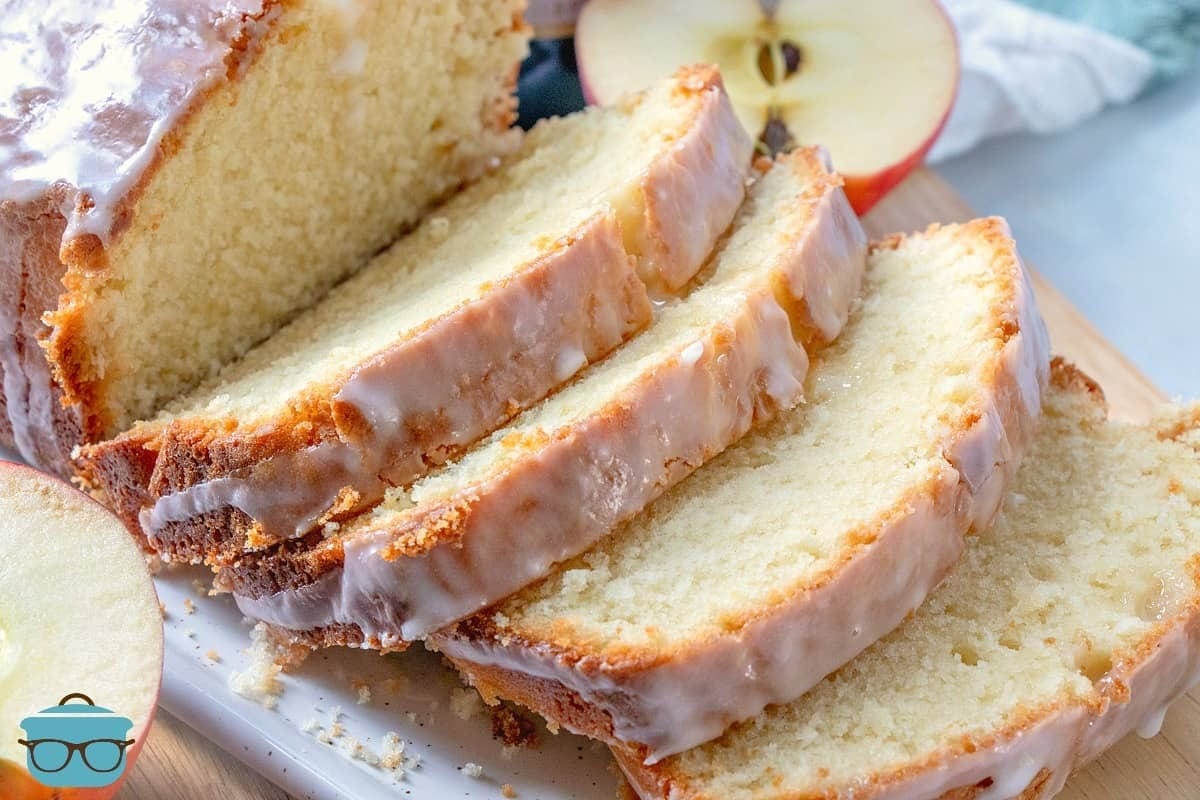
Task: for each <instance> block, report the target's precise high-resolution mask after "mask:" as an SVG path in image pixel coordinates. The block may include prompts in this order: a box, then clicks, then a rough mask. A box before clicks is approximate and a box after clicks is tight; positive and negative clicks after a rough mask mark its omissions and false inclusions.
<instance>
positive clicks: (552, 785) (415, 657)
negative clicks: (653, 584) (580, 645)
mask: <svg viewBox="0 0 1200 800" xmlns="http://www.w3.org/2000/svg"><path fill="white" fill-rule="evenodd" d="M0 459H3V460H8V461H20V459H19V458H16V457H15V455H14V454H13V453H11V452H9V451H6V450H5V449H3V448H0ZM155 583H156V584H157V586H158V596H159V600H160V601H162V604H163V606H164V608H165V609H166V619H165V620H164V623H163V624H164V632H165V640H166V663H165V665H164V675H163V690H162V695H161V698H160V701H161V704H162V707H163V708H165V709H167V711H169V712H171V713H172V714H174V715H175V716H176V717H178V718H179V719H181V720H183V721H184V722H185V723H187V724H188V725H190V726H191V727H193V728H195V729H196V730H197V731H198V732H199V733H200V734H201V735H203V736H205V737H207V738H208V739H211V740H212V741H213V742H215V743H216V744H217V745H218V746H219V747H221V748H223V749H224V750H226V751H227V752H229V753H230V754H231V755H233V756H234V757H236V758H238V759H239V760H241V761H243V762H245V763H246V764H247V765H248V766H250V767H251V768H252V769H254V770H255V771H256V772H258V773H260V774H261V775H263V776H264V777H265V778H267V779H268V780H270V781H271V782H272V783H274V784H276V785H278V786H279V787H281V788H283V789H285V790H286V791H288V792H289V793H291V794H292V795H294V796H296V797H297V798H304V799H305V800H368V798H379V797H399V798H408V797H412V798H430V799H431V800H433V799H434V798H436V800H455V799H456V798H471V799H473V800H483V799H485V798H486V799H488V800H490V799H491V798H496V800H503V798H502V795H501V787H502V786H503V785H504V784H506V783H507V784H509V785H511V786H512V787H513V789H515V790H516V795H517V798H518V800H612V798H613V797H614V796H615V792H616V786H617V779H616V777H615V774H614V773H613V772H612V771H611V770H610V765H611V764H612V759H611V757H610V756H609V755H608V751H607V749H605V748H604V747H602V746H601V745H599V744H597V743H596V742H592V741H590V740H588V739H585V738H583V737H580V736H573V735H571V734H569V733H566V732H563V733H560V734H558V735H553V734H550V733H549V732H548V731H547V730H546V729H545V728H544V727H540V729H539V735H540V736H539V738H540V744H539V745H538V746H537V747H535V748H531V747H519V748H507V753H506V748H505V747H504V746H503V743H502V742H500V741H497V740H496V739H493V738H492V735H491V720H490V714H489V713H488V711H487V710H486V709H482V706H480V708H481V709H482V710H480V711H479V713H478V714H476V715H475V716H474V717H472V718H470V719H466V720H464V719H462V718H460V717H459V716H458V715H456V714H455V713H454V711H453V710H452V709H451V707H450V700H451V696H452V692H454V691H455V690H456V689H462V683H461V682H460V681H459V679H458V677H457V675H456V674H455V673H454V672H453V671H452V670H450V669H448V668H447V667H445V666H443V665H442V663H441V661H440V659H439V658H438V657H436V656H434V655H432V654H430V653H427V652H425V650H424V648H422V647H420V646H415V647H413V648H412V649H411V651H410V652H407V653H401V654H396V655H388V656H380V655H379V654H378V653H373V652H367V651H359V650H348V649H331V650H326V651H322V652H318V653H316V654H314V655H313V656H311V657H310V658H309V659H308V660H307V661H306V662H305V663H304V665H303V666H302V667H301V668H300V669H299V670H298V671H296V672H294V673H291V674H284V675H283V683H284V685H285V689H284V691H283V693H282V694H281V695H280V696H279V698H278V705H277V706H276V707H275V709H273V710H272V709H268V708H266V707H264V706H263V705H260V704H259V703H257V702H255V701H253V700H249V699H246V698H244V697H241V696H239V695H238V694H236V693H235V692H234V691H233V690H232V689H231V688H230V686H229V679H230V676H231V675H232V674H233V673H234V672H239V671H241V670H244V669H245V668H246V667H247V666H248V664H249V661H250V658H249V655H248V653H247V652H246V651H247V650H248V648H249V647H250V626H249V624H247V621H245V620H244V619H243V617H242V615H241V614H240V613H239V612H238V610H237V607H236V606H235V605H234V603H233V600H232V598H230V597H228V596H218V597H208V596H207V594H205V593H204V592H202V591H201V589H203V588H204V587H207V586H208V585H209V584H210V583H211V573H210V572H208V571H207V570H204V569H200V568H195V569H189V568H183V569H179V568H177V569H169V570H164V571H162V572H161V573H160V574H159V575H158V576H156V577H155ZM185 600H190V601H191V603H190V605H191V607H192V610H191V613H188V607H189V604H188V603H186V602H185ZM210 653H212V654H215V655H217V656H218V660H216V661H214V660H213V659H212V658H210V657H209V654H210ZM389 679H392V684H390V685H389V684H388V683H387V681H388V680H389ZM355 681H361V682H363V683H365V684H366V685H367V686H368V687H369V688H370V690H371V700H370V702H368V703H366V704H364V705H359V704H358V691H357V689H356V687H355V685H354V682H355ZM396 683H399V684H400V687H399V690H398V691H389V689H395V688H397V687H396V686H395V684H396ZM339 707H340V709H341V716H340V719H339V720H338V721H340V723H341V724H342V726H343V728H344V733H343V734H342V736H341V737H338V738H336V739H334V740H333V744H324V743H322V742H321V741H319V740H318V739H317V736H316V735H315V732H305V731H303V730H302V727H303V726H304V725H305V723H306V722H308V721H309V720H315V721H316V722H317V723H318V724H319V725H320V726H321V727H322V728H329V726H330V724H331V722H333V718H332V714H333V712H334V710H335V709H338V708H339ZM388 732H395V733H396V734H398V735H399V736H400V738H401V739H402V740H403V741H404V743H405V744H404V754H405V756H406V757H409V758H411V757H412V756H416V757H417V758H419V765H418V766H416V767H413V768H409V769H405V770H404V773H403V776H397V774H396V773H394V772H392V771H390V770H387V769H383V768H381V767H376V766H371V765H369V764H367V763H366V762H364V761H363V760H360V759H355V758H352V757H351V756H350V755H349V754H348V753H347V752H346V750H347V746H346V745H347V742H348V741H349V740H350V739H351V738H353V739H357V740H358V741H360V742H362V744H363V746H364V747H365V748H366V749H368V750H370V751H372V752H374V753H376V754H378V753H380V751H381V750H382V743H383V738H384V736H385V735H387V733H388ZM468 763H471V764H475V765H478V766H479V767H481V768H482V772H481V773H480V775H479V777H471V776H469V775H467V774H465V773H464V771H463V768H464V766H465V765H466V764H468Z"/></svg>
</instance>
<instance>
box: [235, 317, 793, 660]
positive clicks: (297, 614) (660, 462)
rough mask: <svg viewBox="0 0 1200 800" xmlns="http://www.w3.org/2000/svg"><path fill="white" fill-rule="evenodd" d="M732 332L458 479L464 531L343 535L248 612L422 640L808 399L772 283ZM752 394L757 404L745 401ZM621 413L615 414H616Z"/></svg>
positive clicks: (432, 512)
mask: <svg viewBox="0 0 1200 800" xmlns="http://www.w3.org/2000/svg"><path fill="white" fill-rule="evenodd" d="M732 322H733V323H734V324H733V326H731V327H733V328H734V330H735V331H736V335H734V336H732V337H729V338H731V339H732V340H733V341H732V342H731V343H730V344H729V345H726V346H722V344H721V341H720V339H721V337H722V336H724V335H727V330H717V331H714V332H713V335H712V336H711V337H709V339H708V340H707V341H706V342H705V344H704V354H703V356H701V357H700V358H698V359H696V360H695V361H693V362H692V363H691V364H690V365H689V364H687V363H686V362H685V361H684V359H682V358H681V354H680V352H674V353H667V354H664V357H663V360H662V363H661V364H655V365H654V366H653V367H651V368H648V369H647V370H646V371H645V372H642V373H640V374H638V375H637V376H636V377H635V378H634V379H633V380H632V381H630V382H629V383H627V384H625V385H623V386H620V387H613V390H612V391H613V395H612V398H611V400H610V401H609V402H606V403H605V404H604V405H603V406H602V407H601V408H599V409H598V410H597V411H596V412H595V413H594V414H592V415H591V416H590V417H588V418H586V419H583V420H579V421H577V422H575V423H574V424H573V425H570V426H568V428H567V429H564V430H563V431H553V432H548V433H549V436H548V439H549V440H550V442H551V444H549V445H548V446H546V447H545V448H543V449H541V450H540V451H539V452H537V453H535V454H531V455H530V456H528V457H524V458H522V459H520V460H519V461H517V462H516V463H515V464H509V465H505V467H502V468H501V469H500V470H499V471H498V472H496V473H494V474H489V475H487V476H485V477H484V478H483V479H482V480H480V481H479V482H478V483H476V484H473V485H469V486H465V487H461V488H460V490H459V492H458V495H460V496H463V497H468V496H470V497H473V498H476V499H475V500H474V502H473V504H472V510H471V513H470V515H469V518H468V522H467V524H468V526H469V527H468V528H467V530H465V531H464V532H463V534H462V535H461V536H459V537H456V538H455V539H453V540H452V541H444V542H439V543H437V544H435V545H434V546H433V547H432V548H431V549H430V550H429V551H428V552H426V553H425V554H424V555H421V556H417V557H405V556H400V557H396V558H393V559H392V560H388V559H386V558H384V557H383V556H382V555H381V552H380V551H383V550H385V549H386V548H387V547H388V546H389V545H390V544H391V543H392V542H393V541H394V540H395V539H396V537H397V535H398V533H399V532H400V531H402V530H403V529H404V528H405V527H406V523H408V524H412V525H420V524H422V522H424V521H425V518H430V517H436V514H437V513H438V512H439V511H441V509H442V508H443V507H444V506H445V505H449V504H451V503H452V502H453V499H451V500H443V501H442V502H439V503H436V504H435V505H434V506H433V507H432V508H429V507H418V508H416V509H414V510H413V511H412V512H409V514H408V515H407V518H406V520H405V523H400V524H397V525H395V526H389V527H385V528H380V529H376V530H368V531H366V532H357V533H355V534H354V535H352V536H348V537H347V538H346V540H345V541H344V544H343V547H344V553H345V556H344V565H343V567H342V568H341V569H340V570H331V571H330V572H329V573H327V574H325V575H324V576H322V577H321V579H320V580H319V581H317V582H316V583H312V584H308V585H306V586H302V587H299V588H297V589H290V590H285V591H282V592H278V593H276V594H273V595H269V596H265V597H260V598H251V597H246V596H242V595H238V597H237V601H238V606H239V607H240V608H241V609H242V611H243V613H245V614H247V615H248V616H251V617H254V618H256V619H261V620H263V621H266V622H269V623H271V624H273V625H277V626H280V627H284V628H289V629H292V630H308V629H313V628H318V627H324V626H327V625H333V624H338V623H341V624H347V623H348V624H354V625H357V626H358V627H359V628H360V629H361V630H362V631H363V634H364V635H365V637H366V640H367V641H366V644H367V646H371V647H384V648H387V647H390V646H395V645H396V644H398V643H399V642H401V641H413V640H415V639H419V638H422V637H423V636H425V635H426V634H428V633H429V632H431V631H433V630H436V629H437V628H440V627H442V626H444V625H446V624H449V623H450V622H453V621H454V620H456V619H459V618H461V617H464V616H466V615H468V614H471V613H474V612H475V611H478V610H479V609H480V608H483V607H485V606H487V605H489V604H490V603H493V602H495V601H496V600H497V599H499V598H501V597H503V596H505V595H507V594H509V593H511V592H513V591H515V590H516V589H518V588H520V587H521V586H523V585H525V584H526V583H528V582H530V581H531V580H534V579H536V578H537V577H539V576H541V575H544V574H545V573H546V571H547V570H548V569H549V568H550V567H551V566H552V565H553V564H554V563H556V562H558V561H561V560H563V559H564V558H568V557H570V556H572V555H575V554H576V553H578V552H580V551H581V550H583V549H584V548H586V547H587V546H588V545H589V544H591V543H592V542H594V541H595V540H596V539H597V538H599V537H600V536H602V535H604V534H605V533H607V532H608V531H610V530H612V529H613V528H614V527H615V526H616V525H618V524H619V523H620V522H622V521H624V520H626V519H629V518H630V517H632V516H633V515H634V514H636V513H637V512H638V511H639V510H640V509H642V508H644V507H645V505H646V504H647V503H648V502H650V501H651V500H652V499H653V498H654V497H656V496H658V495H659V494H660V493H661V492H662V491H663V490H665V488H666V487H668V486H670V485H672V484H674V483H676V482H677V481H678V480H680V479H681V478H682V477H683V476H684V475H686V474H687V473H688V472H690V471H691V470H692V469H694V468H695V466H696V465H697V464H699V463H700V462H702V461H703V460H704V459H705V458H706V457H707V456H709V455H711V454H712V453H715V452H719V450H720V449H722V448H723V447H724V446H725V445H726V444H728V443H729V442H730V441H732V440H733V439H735V438H736V437H738V436H740V435H741V434H742V433H743V432H744V431H745V430H746V429H747V428H748V427H749V425H750V423H751V421H752V419H753V418H754V417H755V416H760V417H761V416H763V415H765V414H767V413H770V412H771V411H773V410H774V409H775V408H777V407H785V408H786V407H790V406H792V405H794V404H795V403H796V402H797V401H798V400H799V398H800V392H801V385H802V380H803V376H804V373H805V371H806V369H807V365H808V361H807V358H805V356H804V351H803V350H802V349H801V348H800V347H799V346H798V345H797V344H796V343H795V341H794V340H793V339H792V337H791V331H790V328H789V325H788V321H787V317H786V315H785V314H784V313H783V311H782V309H780V308H779V306H778V305H776V304H775V302H774V299H773V298H772V297H771V296H770V295H769V294H766V293H763V294H760V295H758V296H755V297H751V298H748V299H747V306H746V311H745V314H744V316H743V318H742V319H738V320H733V321H732ZM748 399H751V400H752V401H751V402H748ZM614 419H619V423H618V424H614V422H613V420H614Z"/></svg>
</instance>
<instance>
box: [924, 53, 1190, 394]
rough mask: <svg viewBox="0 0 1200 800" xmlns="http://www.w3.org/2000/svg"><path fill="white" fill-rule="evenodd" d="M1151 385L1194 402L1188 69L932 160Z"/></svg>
mask: <svg viewBox="0 0 1200 800" xmlns="http://www.w3.org/2000/svg"><path fill="white" fill-rule="evenodd" d="M937 170H938V171H939V172H940V173H941V174H942V175H943V176H944V177H945V178H946V179H947V180H949V181H950V182H951V183H952V184H953V185H954V187H955V188H956V189H957V190H958V191H959V192H960V193H961V194H962V195H963V196H964V197H965V198H966V199H967V200H968V202H970V204H971V205H972V206H973V207H974V208H975V209H976V210H977V211H978V212H980V213H981V214H999V215H1002V216H1004V217H1007V218H1008V220H1009V223H1010V224H1011V226H1012V229H1013V233H1014V235H1015V236H1016V239H1017V244H1018V245H1019V246H1020V248H1021V252H1022V254H1023V255H1024V256H1025V258H1026V259H1027V260H1028V261H1029V262H1030V263H1031V264H1034V265H1036V266H1037V268H1038V270H1039V271H1040V272H1041V273H1042V274H1043V275H1045V276H1046V277H1047V278H1048V279H1049V280H1050V281H1051V282H1052V283H1054V285H1055V286H1057V287H1058V288H1059V289H1060V290H1062V292H1063V293H1064V294H1066V295H1067V297H1069V298H1070V299H1071V301H1072V302H1073V303H1074V304H1075V305H1076V306H1077V307H1078V308H1079V309H1080V310H1081V311H1082V312H1083V313H1084V315H1085V316H1087V317H1088V319H1090V320H1091V322H1092V324H1094V325H1095V326H1096V327H1097V328H1099V329H1100V331H1101V333H1103V334H1104V335H1105V336H1106V337H1107V338H1108V339H1109V340H1110V341H1111V342H1112V343H1113V344H1115V345H1116V346H1117V347H1118V348H1119V349H1120V350H1121V351H1122V352H1124V353H1125V354H1126V355H1127V356H1128V357H1129V358H1130V359H1131V360H1132V361H1133V362H1134V363H1135V364H1136V365H1137V366H1138V367H1139V368H1140V369H1141V370H1142V371H1143V372H1144V373H1145V374H1146V375H1147V376H1148V377H1149V378H1150V379H1151V380H1152V381H1154V382H1155V383H1156V384H1158V386H1159V387H1161V388H1162V389H1163V390H1165V391H1166V392H1167V393H1168V394H1170V395H1173V396H1183V397H1188V398H1197V399H1200V70H1196V71H1194V72H1193V73H1192V74H1191V75H1189V76H1187V77H1185V78H1183V79H1181V80H1179V81H1176V82H1175V83H1173V84H1169V85H1167V86H1165V87H1163V88H1160V89H1158V90H1157V91H1154V92H1152V93H1150V94H1148V95H1146V96H1144V97H1142V98H1140V99H1138V100H1136V101H1135V102H1133V103H1130V104H1129V105H1126V106H1121V107H1117V108H1111V109H1108V110H1106V111H1104V112H1102V113H1101V115H1100V116H1097V117H1095V118H1093V119H1091V120H1088V121H1086V122H1084V123H1083V124H1081V125H1080V126H1079V127H1077V128H1073V129H1071V130H1069V131H1066V132H1063V133H1059V134H1055V135H1051V136H1034V135H1024V134H1022V135H1017V136H1010V137H1006V138H1003V139H998V140H995V141H992V142H987V143H985V144H983V145H982V146H980V147H978V148H976V149H975V150H973V151H971V152H969V153H967V154H965V155H963V156H959V157H958V158H956V159H953V160H951V161H947V162H944V163H942V164H939V165H937Z"/></svg>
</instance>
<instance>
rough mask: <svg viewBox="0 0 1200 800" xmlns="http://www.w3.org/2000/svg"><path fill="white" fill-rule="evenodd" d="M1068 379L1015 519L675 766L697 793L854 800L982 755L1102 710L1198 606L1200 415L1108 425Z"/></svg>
mask: <svg viewBox="0 0 1200 800" xmlns="http://www.w3.org/2000/svg"><path fill="white" fill-rule="evenodd" d="M1061 376H1062V373H1061V372H1058V373H1056V380H1055V384H1056V385H1055V386H1054V387H1053V388H1052V390H1051V392H1050V393H1049V395H1048V398H1047V400H1046V401H1045V403H1044V413H1045V416H1044V420H1043V422H1042V428H1041V429H1040V430H1039V433H1038V437H1037V439H1036V441H1035V443H1034V445H1033V447H1032V449H1031V451H1030V453H1029V455H1027V457H1026V459H1025V461H1024V462H1023V463H1022V466H1021V468H1020V471H1019V473H1018V476H1017V479H1016V482H1015V484H1014V485H1013V487H1012V490H1011V492H1010V494H1009V496H1008V498H1007V500H1006V505H1005V508H1004V511H1003V512H1002V514H1001V516H1000V517H999V519H998V521H997V523H996V524H995V526H994V527H992V528H991V529H990V530H987V531H985V532H983V533H980V534H977V535H972V536H970V537H968V546H967V551H966V554H965V555H964V557H963V559H962V561H961V562H960V564H959V566H957V567H956V569H955V571H954V572H953V573H952V574H951V575H950V576H949V577H948V578H947V579H946V581H945V582H944V583H943V584H942V586H941V587H939V589H938V590H937V591H936V592H935V593H934V594H933V595H931V597H930V599H929V600H928V601H927V602H926V603H925V604H924V605H923V606H922V607H921V608H920V609H919V610H918V611H917V612H916V613H915V615H914V616H913V617H912V618H910V619H909V620H908V621H907V622H905V623H904V625H902V626H901V627H900V628H898V629H897V630H896V631H894V632H893V633H892V634H890V635H889V636H887V637H885V638H884V639H882V640H880V641H879V642H877V643H876V644H875V645H873V646H872V647H871V648H870V649H868V650H867V651H866V652H864V653H863V654H862V655H861V656H859V657H858V658H857V659H855V660H854V661H852V662H851V663H850V664H848V665H847V666H846V667H844V668H843V669H841V670H840V671H839V672H837V673H835V674H834V675H832V676H830V677H829V678H827V679H826V680H825V681H823V682H822V683H821V684H819V685H818V686H817V687H816V688H815V689H813V690H812V691H811V692H809V693H808V694H807V695H806V696H804V697H803V698H801V699H799V700H797V701H796V702H793V703H791V704H788V705H782V706H776V707H772V708H770V709H768V710H767V711H766V712H764V713H763V714H761V715H760V716H758V717H757V718H756V719H754V720H751V721H748V722H745V723H741V724H739V725H737V726H735V727H734V728H732V729H731V730H730V731H729V732H727V733H726V734H725V736H724V737H722V738H721V739H718V740H716V741H714V742H711V743H709V744H707V745H704V746H702V747H699V748H695V749H694V750H691V751H688V752H685V753H682V754H680V755H679V756H676V757H674V758H672V759H670V760H669V761H666V762H663V764H662V765H661V769H662V770H663V771H664V772H665V773H670V774H673V775H674V776H676V777H675V786H676V790H677V792H678V795H679V796H680V797H701V796H702V797H713V798H716V797H721V798H743V797H747V798H748V797H755V798H767V797H784V796H786V797H827V796H833V794H837V795H838V796H842V795H841V792H846V791H850V789H849V788H848V787H852V786H859V785H863V784H864V783H865V782H867V781H869V780H873V779H879V778H882V779H887V778H889V777H892V778H896V777H897V776H896V772H897V771H898V770H900V769H902V768H904V767H905V766H906V765H908V766H909V767H911V766H912V765H914V764H924V763H929V761H930V759H936V757H937V756H938V754H939V753H948V752H956V751H962V750H963V748H965V751H964V752H973V750H974V747H973V746H972V744H971V743H972V742H974V743H975V744H976V745H977V746H979V747H984V746H987V744H988V742H989V741H991V738H990V737H991V736H993V735H994V733H995V732H997V731H1003V730H1004V729H1005V728H1006V726H1009V725H1019V724H1020V723H1022V722H1023V721H1025V722H1027V721H1028V720H1031V719H1033V720H1036V719H1037V718H1038V716H1039V715H1040V714H1043V713H1046V714H1049V713H1053V712H1054V710H1055V706H1056V705H1058V704H1062V703H1067V704H1071V703H1075V704H1079V705H1085V706H1086V705H1089V704H1095V703H1097V702H1099V698H1098V694H1097V692H1096V689H1097V684H1098V682H1100V681H1101V680H1102V679H1103V678H1104V677H1105V676H1106V675H1107V674H1108V673H1109V671H1110V670H1111V669H1112V668H1113V666H1114V664H1120V663H1121V662H1122V661H1123V660H1125V659H1129V658H1137V657H1138V653H1139V650H1140V648H1142V647H1144V646H1145V645H1144V643H1145V642H1146V641H1152V640H1153V638H1154V637H1155V636H1157V635H1161V631H1162V629H1163V626H1164V625H1170V624H1172V623H1173V622H1176V620H1177V619H1178V617H1179V616H1181V615H1182V616H1187V615H1194V614H1195V609H1196V605H1197V603H1198V602H1200V586H1198V582H1200V567H1198V564H1200V559H1198V554H1200V433H1198V432H1197V430H1196V422H1197V421H1200V414H1197V413H1193V415H1192V416H1193V418H1194V419H1193V421H1192V423H1191V427H1190V429H1189V428H1183V429H1181V428H1180V427H1179V426H1176V427H1175V429H1174V430H1170V431H1163V430H1159V431H1156V430H1154V429H1151V428H1142V427H1135V426H1131V425H1127V424H1122V423H1114V422H1109V421H1106V420H1105V418H1104V409H1103V405H1102V403H1099V402H1098V401H1097V400H1096V399H1095V397H1093V396H1090V395H1089V394H1088V392H1086V391H1080V390H1079V389H1078V387H1077V386H1076V387H1072V386H1070V385H1069V382H1064V381H1063V380H1061ZM1168 433H1169V434H1171V435H1166V434H1168ZM1030 777H1031V778H1032V777H1033V776H1032V775H1031V776H1030ZM685 787H686V788H685ZM1021 788H1023V787H1017V790H1018V791H1019V790H1020V789H1021ZM1005 796H1008V795H1005Z"/></svg>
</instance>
